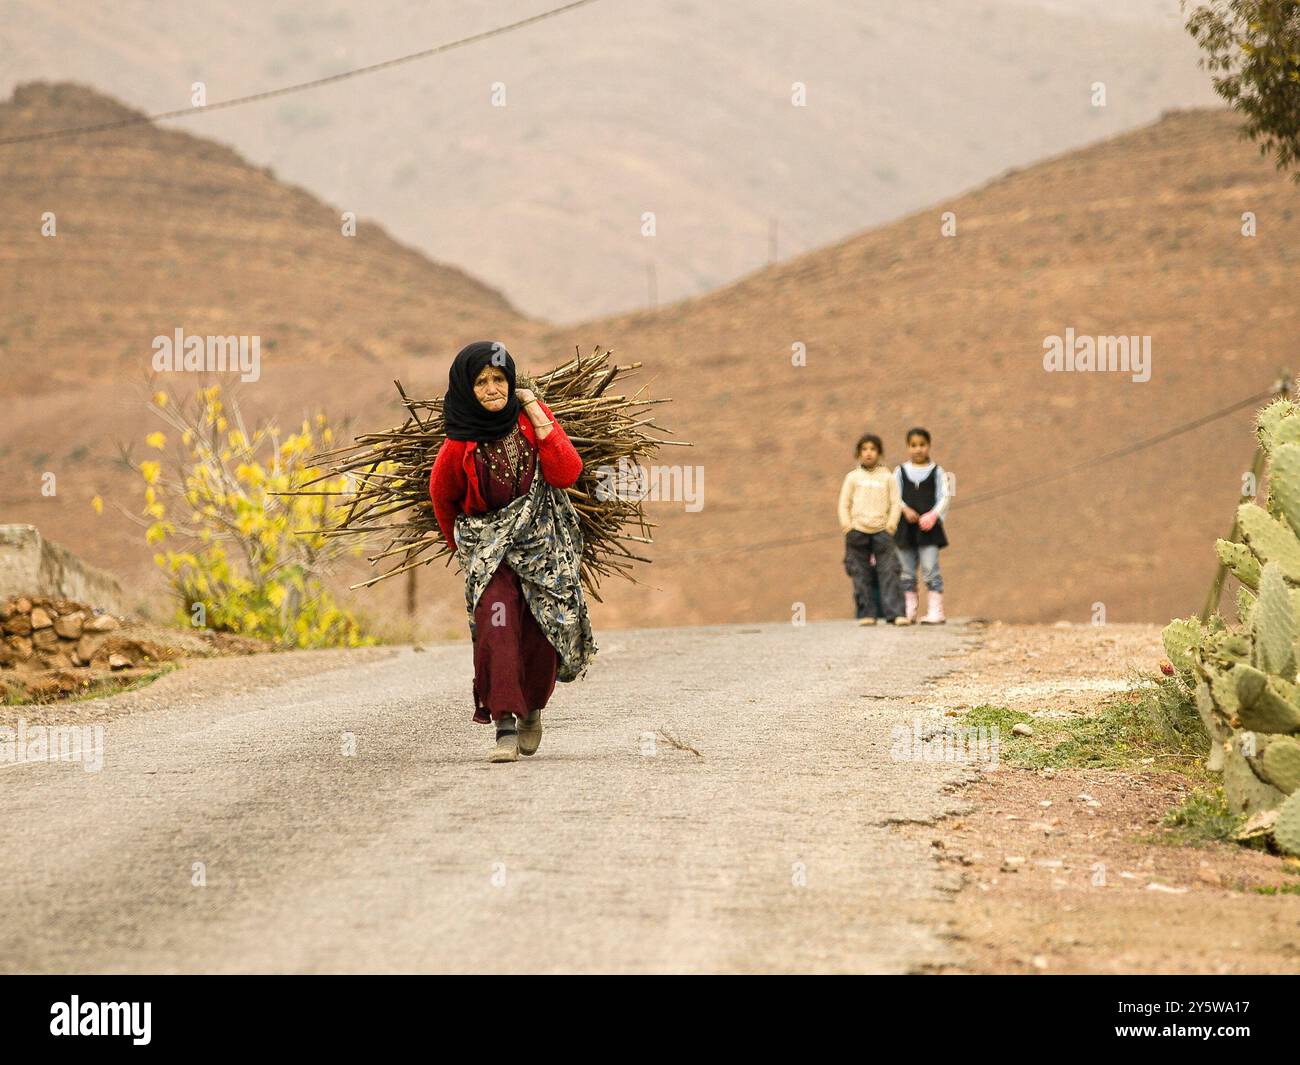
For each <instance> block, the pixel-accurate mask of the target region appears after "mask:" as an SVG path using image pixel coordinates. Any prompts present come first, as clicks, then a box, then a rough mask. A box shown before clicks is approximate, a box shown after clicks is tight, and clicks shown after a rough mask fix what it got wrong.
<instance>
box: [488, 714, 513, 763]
mask: <svg viewBox="0 0 1300 1065" xmlns="http://www.w3.org/2000/svg"><path fill="white" fill-rule="evenodd" d="M508 717H509V721H510V723H509V725H507V726H506V727H505V728H504V729H503V728H502V726H501V724H500V723H498V725H497V745H496V746H495V747H493V748H492V753H491V754H489V755H488V761H489V762H517V761H519V735H518V733H516V732H515V725H514V721H515V718H514V715H513V714H510V715H508ZM505 720H506V719H505V718H502V721H505Z"/></svg>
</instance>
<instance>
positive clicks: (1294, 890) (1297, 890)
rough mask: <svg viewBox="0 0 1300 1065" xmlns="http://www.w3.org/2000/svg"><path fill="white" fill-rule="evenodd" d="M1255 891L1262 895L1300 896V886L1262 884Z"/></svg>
mask: <svg viewBox="0 0 1300 1065" xmlns="http://www.w3.org/2000/svg"><path fill="white" fill-rule="evenodd" d="M1255 890H1256V891H1257V892H1258V893H1259V894H1261V895H1300V884H1262V885H1259V886H1257V887H1256V888H1255Z"/></svg>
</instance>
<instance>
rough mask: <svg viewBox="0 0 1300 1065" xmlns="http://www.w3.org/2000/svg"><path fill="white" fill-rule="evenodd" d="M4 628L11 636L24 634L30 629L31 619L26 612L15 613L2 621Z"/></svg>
mask: <svg viewBox="0 0 1300 1065" xmlns="http://www.w3.org/2000/svg"><path fill="white" fill-rule="evenodd" d="M4 630H5V632H7V633H8V634H9V635H11V636H26V635H27V634H28V633H29V632H31V631H32V619H31V618H30V617H28V616H27V615H26V614H15V615H14V616H13V617H11V618H10V619H9V620H8V621H6V622H5V623H4Z"/></svg>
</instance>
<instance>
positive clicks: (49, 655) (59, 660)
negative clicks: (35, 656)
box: [41, 650, 72, 669]
mask: <svg viewBox="0 0 1300 1065" xmlns="http://www.w3.org/2000/svg"><path fill="white" fill-rule="evenodd" d="M41 661H42V662H44V663H45V666H46V668H47V669H71V668H72V659H71V658H69V657H68V656H67V655H66V654H64V652H62V651H58V650H55V651H42V652H41Z"/></svg>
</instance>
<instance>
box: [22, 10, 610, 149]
mask: <svg viewBox="0 0 1300 1065" xmlns="http://www.w3.org/2000/svg"><path fill="white" fill-rule="evenodd" d="M591 3H595V0H573V2H572V3H568V4H564V5H563V6H561V7H556V8H552V9H551V10H550V11H543V12H541V13H540V14H537V15H529V16H528V18H524V19H520V20H519V21H518V22H511V23H508V24H507V25H504V26H497V27H496V28H495V29H491V30H484V31H483V32H482V33H475V34H472V35H471V36H469V37H462V38H461V39H460V40H457V41H449V42H447V43H446V44H439V45H436V46H434V47H433V48H426V49H424V50H423V51H420V52H412V53H411V54H410V55H403V56H398V57H397V58H396V59H385V60H384V61H383V62H382V63H372V64H371V65H370V66H366V67H357V68H356V69H355V70H345V71H342V72H341V73H338V74H330V75H328V76H326V77H323V78H316V79H314V80H313V81H304V82H300V83H298V84H297V85H285V86H282V87H281V88H278V89H268V90H266V91H265V92H255V93H252V94H250V95H248V96H236V97H234V98H233V99H230V100H218V101H217V102H216V103H213V104H203V105H202V106H199V107H182V108H179V109H177V110H175V111H163V112H161V113H159V114H156V115H132V116H131V117H130V118H121V119H117V120H115V121H112V122H100V123H98V124H96V125H92V126H74V127H70V128H68V129H48V130H42V131H40V132H37V133H23V134H20V135H19V136H16V137H3V138H0V147H5V146H7V145H10V144H30V143H32V142H33V141H45V140H56V139H61V138H64V137H78V136H81V135H83V134H87V133H104V132H106V131H108V130H112V129H123V128H125V127H127V126H140V125H144V124H146V123H149V122H161V121H163V120H165V119H170V118H187V117H189V116H190V115H197V114H200V113H202V112H205V111H222V110H225V109H226V108H228V107H239V106H241V105H243V104H251V103H256V102H257V101H259V100H270V99H273V98H274V97H277V96H288V95H289V94H290V93H295V92H305V91H306V90H308V89H315V88H319V87H320V86H321V85H330V84H333V83H334V82H337V81H344V80H346V79H347V78H355V77H360V76H361V75H362V74H374V73H375V72H376V71H380V70H387V69H388V68H389V67H395V66H400V65H401V64H402V63H413V62H415V61H416V60H417V59H427V58H429V56H433V55H439V54H441V53H442V52H449V51H451V50H452V49H453V48H461V47H463V46H465V45H467V44H474V43H476V42H477V41H485V40H487V39H488V38H489V37H497V36H500V35H501V34H503V33H509V32H510V31H511V30H517V29H520V28H522V27H524V26H530V25H532V24H533V23H535V22H541V21H542V20H543V19H548V18H553V17H554V16H556V15H562V14H564V13H565V12H566V11H572V10H574V9H575V8H579V7H585V6H586V5H587V4H591Z"/></svg>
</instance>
